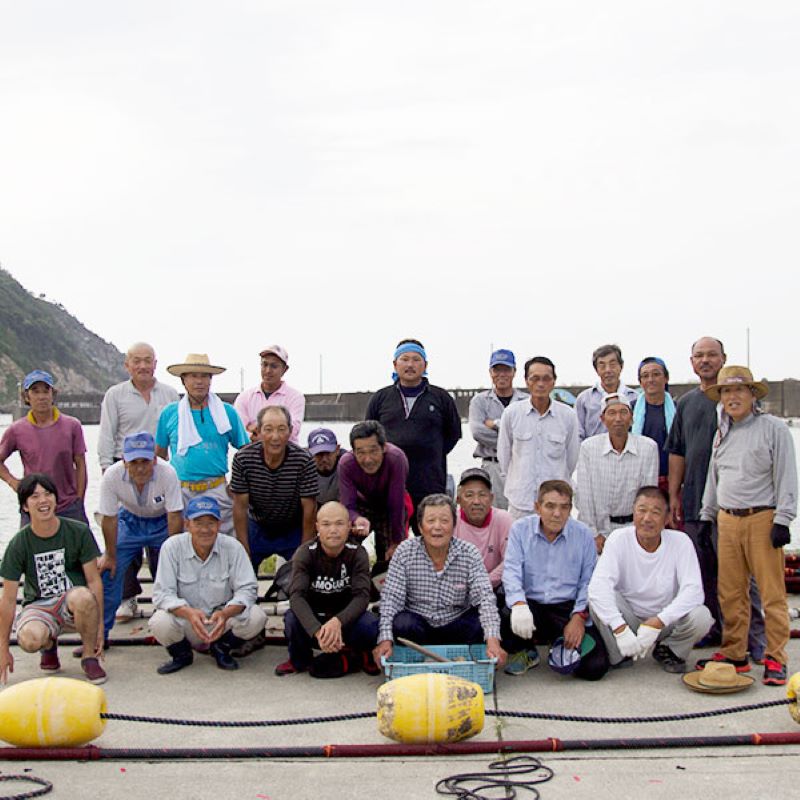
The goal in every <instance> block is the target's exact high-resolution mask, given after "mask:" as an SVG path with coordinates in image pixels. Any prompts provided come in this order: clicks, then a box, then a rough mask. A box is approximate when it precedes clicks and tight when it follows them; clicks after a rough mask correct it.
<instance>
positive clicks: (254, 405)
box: [233, 344, 306, 444]
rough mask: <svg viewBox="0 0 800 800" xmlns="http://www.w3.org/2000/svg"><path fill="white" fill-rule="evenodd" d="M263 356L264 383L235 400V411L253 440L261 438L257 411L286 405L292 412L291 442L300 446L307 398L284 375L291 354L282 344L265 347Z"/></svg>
mask: <svg viewBox="0 0 800 800" xmlns="http://www.w3.org/2000/svg"><path fill="white" fill-rule="evenodd" d="M259 355H260V356H261V383H260V384H259V385H258V386H253V387H252V388H251V389H245V390H244V391H243V392H242V393H241V394H240V395H239V396H238V397H237V398H236V400H234V401H233V405H234V408H235V409H236V410H237V411H238V412H239V416H240V417H241V418H242V421H243V422H244V425H245V427H246V428H247V431H248V433H250V435H251V436H252V439H253V441H255V440H256V439H258V423H257V417H258V412H259V411H261V409H262V408H266V407H267V406H283V407H284V408H288V409H289V414H290V415H291V417H292V435H291V438H290V439H289V441H290V442H292V443H293V444H300V427H301V426H302V424H303V417H304V416H305V413H306V398H305V396H304V395H303V393H302V392H298V391H297V389H293V388H292V387H291V386H289V384H288V383H286V381H284V380H283V376H284V375H285V374H286V370H288V369H289V354H288V353H287V352H286V348H285V347H282V346H281V345H279V344H271V345H270V346H269V347H265V348H264V349H263V350H262V351H261V352H260V353H259Z"/></svg>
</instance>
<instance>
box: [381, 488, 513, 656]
mask: <svg viewBox="0 0 800 800" xmlns="http://www.w3.org/2000/svg"><path fill="white" fill-rule="evenodd" d="M417 514H418V516H419V529H420V533H421V536H420V537H414V538H412V539H406V541H404V542H401V543H400V545H399V546H398V548H397V550H396V551H395V554H394V557H393V558H392V560H391V561H390V562H389V574H388V576H387V578H386V584H385V586H384V587H383V594H382V596H381V614H380V629H379V633H378V639H379V641H378V645H377V647H376V648H375V661H376V663H378V664H380V663H381V656H385V657H386V658H387V659H388V658H390V657H391V655H392V642H393V641H394V640H395V639H397V638H398V637H405V638H407V639H410V640H411V641H413V642H415V643H417V644H479V643H481V642H484V641H485V642H486V653H487V656H488V657H489V658H497V660H498V663H499V664H504V663H505V657H506V654H505V651H504V650H503V648H502V647H501V646H500V617H499V615H498V613H497V601H496V599H495V595H494V592H493V591H492V585H491V583H490V582H489V573H488V572H487V571H486V567H485V566H484V565H483V559H482V558H481V554H480V551H479V550H478V548H477V547H475V545H474V544H470V543H469V542H465V541H463V540H462V539H454V538H453V528H454V527H455V522H456V507H455V505H453V501H452V500H451V499H450V498H449V497H448V496H447V495H446V494H432V495H428V496H427V497H425V498H423V499H422V501H421V502H420V504H419V508H418V509H417Z"/></svg>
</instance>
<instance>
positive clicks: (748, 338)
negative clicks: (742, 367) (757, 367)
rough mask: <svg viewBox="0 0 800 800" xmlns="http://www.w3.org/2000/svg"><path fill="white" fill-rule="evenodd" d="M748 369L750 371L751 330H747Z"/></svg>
mask: <svg viewBox="0 0 800 800" xmlns="http://www.w3.org/2000/svg"><path fill="white" fill-rule="evenodd" d="M747 369H750V328H749V327H748V328H747Z"/></svg>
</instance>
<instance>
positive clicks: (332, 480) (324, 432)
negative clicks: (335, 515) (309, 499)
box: [308, 428, 344, 506]
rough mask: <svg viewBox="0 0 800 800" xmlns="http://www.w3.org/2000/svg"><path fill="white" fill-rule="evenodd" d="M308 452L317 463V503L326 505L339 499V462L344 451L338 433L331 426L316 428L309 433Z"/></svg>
mask: <svg viewBox="0 0 800 800" xmlns="http://www.w3.org/2000/svg"><path fill="white" fill-rule="evenodd" d="M308 452H309V453H311V455H312V456H313V457H314V463H315V464H316V465H317V482H318V483H319V492H318V494H317V505H319V506H324V505H325V503H330V502H331V501H332V500H336V501H338V500H339V462H340V461H341V459H342V456H343V455H344V451H343V450H342V448H341V447H340V446H339V442H338V440H337V439H336V434H335V433H334V432H333V431H332V430H331V429H330V428H314V430H313V431H311V433H309V434H308Z"/></svg>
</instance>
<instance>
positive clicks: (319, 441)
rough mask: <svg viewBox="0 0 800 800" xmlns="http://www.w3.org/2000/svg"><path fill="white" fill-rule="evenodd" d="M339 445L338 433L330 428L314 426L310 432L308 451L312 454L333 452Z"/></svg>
mask: <svg viewBox="0 0 800 800" xmlns="http://www.w3.org/2000/svg"><path fill="white" fill-rule="evenodd" d="M338 446H339V442H338V441H336V434H335V433H334V432H333V431H332V430H331V429H330V428H314V430H313V431H311V433H309V434H308V452H309V453H311V455H312V456H315V455H316V454H317V453H333V452H334V450H336V448H337V447H338Z"/></svg>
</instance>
